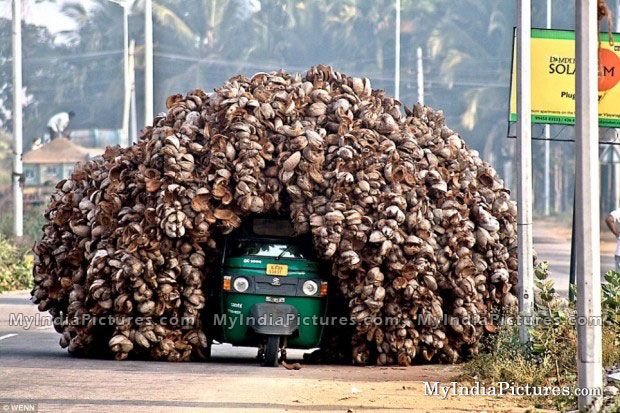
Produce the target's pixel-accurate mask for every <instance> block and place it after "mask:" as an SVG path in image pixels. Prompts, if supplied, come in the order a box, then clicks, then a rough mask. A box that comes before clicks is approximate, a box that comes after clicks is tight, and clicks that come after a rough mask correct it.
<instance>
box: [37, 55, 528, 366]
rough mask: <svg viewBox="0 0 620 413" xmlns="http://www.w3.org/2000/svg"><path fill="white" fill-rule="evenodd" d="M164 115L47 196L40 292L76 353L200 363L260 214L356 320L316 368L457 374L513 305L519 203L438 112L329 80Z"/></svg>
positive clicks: (188, 101) (220, 95)
mask: <svg viewBox="0 0 620 413" xmlns="http://www.w3.org/2000/svg"><path fill="white" fill-rule="evenodd" d="M166 106H167V112H166V113H162V114H160V115H158V116H157V117H155V119H154V120H153V126H149V127H146V128H145V129H144V131H143V133H142V135H141V138H140V141H139V142H138V143H137V144H135V145H133V146H131V147H128V148H119V147H114V148H108V149H107V150H106V152H105V154H104V155H103V157H100V158H95V159H94V160H92V161H90V162H87V163H85V164H80V165H78V166H77V167H76V168H75V170H74V171H73V173H72V175H71V178H69V179H67V180H63V181H61V182H59V183H58V185H57V186H56V188H57V189H56V191H55V192H54V194H53V195H52V197H51V202H50V204H49V206H48V208H47V211H46V218H47V219H48V222H47V224H46V225H45V226H44V228H43V237H42V239H41V241H40V242H39V243H37V244H36V245H35V247H34V251H35V254H36V262H35V267H34V281H35V286H34V289H33V291H32V295H33V301H34V302H35V303H37V304H38V306H39V309H40V310H41V311H49V313H50V314H51V315H52V316H54V317H55V318H54V319H55V326H56V329H57V330H58V332H59V333H61V334H62V336H61V338H60V345H61V346H63V347H68V350H69V352H71V353H74V354H78V355H86V356H106V355H112V356H114V357H115V358H117V359H125V358H127V357H135V358H149V359H157V360H170V361H178V360H183V361H185V360H190V359H200V358H203V357H204V355H205V349H206V348H207V347H208V343H209V340H210V338H211V335H210V329H212V328H213V327H212V326H211V324H210V320H211V317H210V316H211V314H208V310H207V308H209V307H208V306H206V304H208V303H207V302H206V301H207V300H208V299H209V297H210V296H211V294H209V291H208V289H209V288H212V287H211V286H212V285H213V283H212V282H210V280H213V278H214V277H216V276H217V274H216V271H217V265H216V263H217V261H218V257H219V253H220V250H221V248H222V242H223V239H224V238H225V237H226V236H227V235H228V234H230V233H231V232H232V231H234V230H235V229H236V228H239V227H240V226H241V224H242V222H243V221H244V220H245V219H248V218H249V217H253V216H260V215H266V214H268V215H271V216H273V215H278V216H284V217H288V218H290V221H291V223H292V224H293V227H294V229H295V231H296V233H297V234H308V233H309V234H311V236H312V241H313V245H314V248H315V250H316V252H317V255H318V256H319V257H320V259H321V260H322V262H324V263H325V264H326V265H328V266H329V267H328V268H331V274H330V275H329V277H330V280H331V281H330V284H331V286H332V287H330V288H332V289H333V290H335V292H336V294H335V295H334V297H335V298H333V299H335V300H338V303H337V304H340V306H341V307H342V308H343V309H344V310H346V311H347V312H348V314H347V315H348V316H349V317H350V320H352V324H353V327H352V328H350V329H345V330H342V329H340V330H339V329H337V328H332V329H329V328H328V329H327V335H326V336H325V337H324V340H323V344H322V348H321V354H323V355H324V356H325V358H324V359H328V358H329V357H328V355H330V354H331V355H337V357H338V358H349V359H350V360H352V361H353V362H354V363H356V364H380V365H385V364H400V365H409V364H412V363H416V362H420V361H434V362H435V361H437V362H457V361H460V360H462V359H464V358H467V357H469V356H470V355H472V354H474V353H476V352H477V351H478V346H479V341H480V338H481V337H482V335H483V334H485V332H492V331H494V329H495V325H494V324H493V321H492V320H493V319H491V318H490V315H491V314H497V313H500V312H502V311H503V310H505V309H506V308H511V307H513V306H514V305H515V303H516V298H515V296H514V295H513V294H514V291H515V284H516V279H517V276H516V270H517V260H516V223H515V217H516V205H515V203H514V202H513V201H511V200H510V196H509V191H508V190H507V189H506V188H505V187H504V184H503V182H502V180H501V179H500V178H499V177H498V176H497V174H496V172H495V171H494V170H493V168H491V166H490V165H489V164H487V163H486V162H483V161H482V160H481V159H480V157H479V155H478V153H477V152H476V151H475V150H472V149H470V148H469V147H468V146H467V145H466V144H465V143H464V142H463V140H462V139H461V137H459V135H458V134H457V133H456V132H454V131H452V130H451V129H450V128H448V127H447V126H446V125H445V124H444V116H443V114H442V112H440V111H435V110H433V109H431V108H429V107H425V106H421V105H415V106H413V108H411V109H409V108H407V107H404V106H403V105H402V104H401V103H400V102H399V101H398V100H396V99H394V98H392V97H390V96H388V95H387V94H386V93H385V92H384V91H382V90H373V89H372V88H371V85H370V81H369V80H368V79H365V78H359V77H350V76H346V75H344V74H341V73H339V72H336V71H335V70H333V69H332V68H331V67H328V66H322V65H319V66H316V67H313V68H311V69H310V70H309V71H308V72H307V73H306V75H305V76H304V75H300V74H288V73H285V72H283V71H281V72H273V73H257V74H255V75H254V76H252V77H250V78H248V77H246V76H234V77H232V78H231V79H229V80H228V81H227V82H226V83H225V84H224V85H223V86H222V87H221V88H218V89H216V90H215V91H214V92H213V93H209V94H206V93H204V92H203V91H201V90H195V91H193V92H190V93H188V94H187V95H186V96H181V95H174V96H171V97H169V98H168V99H167V101H166ZM333 307H334V308H337V307H338V305H335V306H333ZM138 316H140V317H142V318H143V319H142V320H141V322H140V323H137V322H136V317H138ZM105 317H108V319H110V317H112V319H113V321H112V322H109V323H99V322H97V319H100V318H105ZM171 318H177V319H184V320H190V322H189V323H184V324H173V323H170V322H169V321H170V319H171ZM76 320H78V321H76ZM80 320H81V321H80ZM84 320H86V321H84ZM144 320H146V321H144ZM368 320H389V322H368ZM343 331H346V332H347V333H346V334H347V336H345V337H343V335H342V332H343ZM349 332H350V333H349ZM332 359H333V357H332Z"/></svg>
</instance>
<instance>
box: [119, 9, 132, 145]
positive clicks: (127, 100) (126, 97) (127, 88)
mask: <svg viewBox="0 0 620 413" xmlns="http://www.w3.org/2000/svg"><path fill="white" fill-rule="evenodd" d="M120 5H121V7H123V81H124V82H123V83H124V94H123V126H122V128H123V132H122V133H123V135H122V136H123V137H122V142H121V146H123V147H125V146H129V105H130V104H131V84H130V80H131V79H130V77H129V21H128V20H129V11H128V10H127V7H129V5H128V4H126V3H122V4H120Z"/></svg>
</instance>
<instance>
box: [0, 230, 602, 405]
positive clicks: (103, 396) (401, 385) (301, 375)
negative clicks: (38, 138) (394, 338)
mask: <svg viewBox="0 0 620 413" xmlns="http://www.w3.org/2000/svg"><path fill="white" fill-rule="evenodd" d="M534 231H535V233H534V241H535V248H536V250H537V253H538V257H539V259H543V260H547V261H549V264H550V268H551V275H552V277H553V278H554V279H555V280H556V283H557V287H558V290H559V291H560V292H561V293H563V294H566V292H567V288H568V278H567V277H568V276H567V274H568V268H569V258H570V233H569V232H568V231H567V229H566V228H558V227H557V226H554V224H549V223H542V224H541V223H539V224H537V225H535V226H534ZM604 236H605V235H604ZM612 248H613V242H611V243H610V241H609V240H607V239H604V242H603V244H602V249H603V251H604V252H605V254H604V256H603V258H602V260H601V265H602V268H603V270H606V269H609V268H611V267H612V266H613V256H612V255H613V251H612V252H611V253H610V251H611V249H612ZM11 314H24V315H26V316H34V315H35V314H37V310H36V307H35V306H34V305H32V304H30V302H29V301H28V294H27V293H25V292H21V293H6V294H0V411H2V410H4V409H6V408H7V407H5V406H8V407H9V408H12V407H13V406H16V405H15V404H13V405H7V404H6V403H34V404H35V405H37V407H38V411H58V412H71V411H76V412H77V411H80V412H82V411H89V412H91V411H94V412H97V411H100V412H110V411H119V410H121V411H149V412H158V411H201V410H218V411H222V410H224V411H240V412H241V411H244V412H245V411H336V412H346V411H405V410H414V411H431V412H439V411H442V412H452V411H483V410H486V411H502V410H509V411H519V410H520V409H513V408H514V403H515V402H516V401H515V400H514V399H512V400H511V399H506V398H504V399H498V398H488V397H460V398H459V397H449V398H448V399H446V400H442V399H441V398H439V397H436V396H425V395H424V386H423V382H424V381H429V382H434V381H440V382H442V383H449V382H450V381H452V380H455V378H456V377H457V376H458V374H459V368H458V366H439V365H426V366H414V367H408V368H402V367H353V366H308V365H305V366H303V368H302V369H301V370H299V371H293V370H286V369H284V368H262V367H259V366H257V364H256V362H255V360H254V356H255V354H256V350H255V349H251V348H233V347H231V346H214V349H213V358H214V360H213V362H210V363H165V362H147V361H122V362H117V361H113V360H100V359H96V360H95V359H80V358H75V357H71V356H69V355H68V354H67V352H66V351H65V350H63V349H61V348H60V346H59V345H58V339H59V335H58V334H57V333H56V332H55V331H54V330H53V328H52V327H49V326H39V327H37V326H33V327H31V328H29V329H25V328H24V327H23V326H15V325H13V326H11V325H9V319H10V315H11ZM288 355H289V358H290V359H296V360H301V358H302V355H303V353H302V352H301V351H292V350H289V352H288ZM25 407H28V405H25Z"/></svg>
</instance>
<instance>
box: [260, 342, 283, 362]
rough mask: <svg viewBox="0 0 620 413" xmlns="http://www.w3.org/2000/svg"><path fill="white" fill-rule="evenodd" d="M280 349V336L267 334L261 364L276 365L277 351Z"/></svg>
mask: <svg viewBox="0 0 620 413" xmlns="http://www.w3.org/2000/svg"><path fill="white" fill-rule="evenodd" d="M279 350H280V336H267V344H266V345H265V355H264V359H263V366H265V367H278V351H279Z"/></svg>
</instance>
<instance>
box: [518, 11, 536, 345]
mask: <svg viewBox="0 0 620 413" xmlns="http://www.w3.org/2000/svg"><path fill="white" fill-rule="evenodd" d="M531 6H532V5H531V0H518V2H517V8H518V10H517V113H518V114H519V118H518V120H517V206H518V208H519V210H518V217H517V227H518V230H517V236H518V251H517V254H518V257H519V258H518V259H519V313H520V315H521V316H522V317H524V318H523V319H522V322H521V323H519V338H520V339H521V341H522V342H526V341H528V340H529V333H528V325H527V324H528V323H527V322H526V321H529V316H531V314H532V306H533V301H534V264H533V251H532V248H533V246H532V108H531V103H532V101H531V92H532V91H531V75H530V72H531V63H530V61H531V32H532V30H531V26H532V14H531V13H532V7H531Z"/></svg>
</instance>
